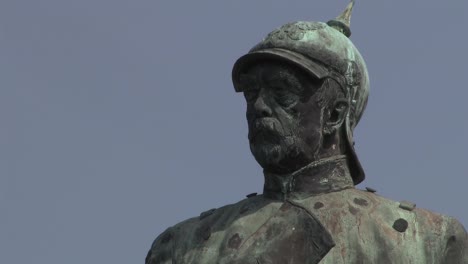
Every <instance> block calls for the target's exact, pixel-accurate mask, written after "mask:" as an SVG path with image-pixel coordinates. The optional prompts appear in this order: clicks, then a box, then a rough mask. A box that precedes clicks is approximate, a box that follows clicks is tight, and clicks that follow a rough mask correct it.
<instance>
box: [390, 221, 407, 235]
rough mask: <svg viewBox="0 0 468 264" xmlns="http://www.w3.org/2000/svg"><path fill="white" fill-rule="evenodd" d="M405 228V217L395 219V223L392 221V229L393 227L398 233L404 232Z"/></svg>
mask: <svg viewBox="0 0 468 264" xmlns="http://www.w3.org/2000/svg"><path fill="white" fill-rule="evenodd" d="M407 228H408V221H406V220H405V219H402V218H400V219H398V220H396V221H395V223H393V229H395V230H396V231H398V232H400V233H403V232H405V231H406V229H407Z"/></svg>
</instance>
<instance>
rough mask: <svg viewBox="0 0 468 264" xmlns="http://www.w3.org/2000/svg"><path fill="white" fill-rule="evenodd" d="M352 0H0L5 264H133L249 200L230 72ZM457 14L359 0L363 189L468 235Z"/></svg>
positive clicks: (466, 13) (254, 181)
mask: <svg viewBox="0 0 468 264" xmlns="http://www.w3.org/2000/svg"><path fill="white" fill-rule="evenodd" d="M346 4H347V1H346V0H335V1H330V0H320V1H311V0H308V1H306V0H296V1H285V0H283V1H279V0H270V1H248V0H237V1H215V0H211V1H208V0H206V1H176V0H170V1H169V0H165V1H163V0H152V1H150V0H133V1H123V0H80V1H69V0H68V1H67V0H42V1H34V0H2V1H1V2H0V58H1V60H0V61H1V62H0V73H1V74H0V76H1V78H0V263H2V264H3V263H5V264H19V263H47V264H55V263H57V264H58V263H68V264H82V263H112V264H118V263H122V264H124V263H143V261H144V257H145V255H146V252H147V250H148V249H149V247H150V244H151V242H152V240H153V239H154V238H155V237H156V236H157V235H158V234H159V233H160V232H162V231H163V230H164V229H165V228H167V227H169V226H171V225H173V224H176V223H177V222H179V221H182V220H184V219H186V218H189V217H192V216H197V215H198V214H199V213H200V212H202V211H205V210H208V209H211V208H215V207H219V206H222V205H225V204H228V203H234V202H237V201H238V200H241V199H243V197H244V196H245V195H246V194H248V193H252V192H261V190H262V184H263V178H262V173H261V170H260V168H259V166H258V165H257V164H256V163H255V160H254V159H253V157H252V156H251V154H250V151H249V148H248V144H247V127H246V122H245V115H244V111H245V102H244V99H243V97H242V96H241V95H239V94H236V93H234V90H233V88H232V84H231V79H230V73H231V68H232V65H233V63H234V61H235V60H236V59H237V58H238V57H239V56H241V55H243V54H244V53H245V52H247V51H248V49H249V48H250V47H252V46H253V45H254V44H256V43H257V42H258V41H260V40H261V38H262V37H263V36H265V35H266V34H267V33H268V32H270V31H271V30H273V29H274V28H276V27H279V26H280V25H282V24H284V23H286V22H291V21H296V20H315V21H327V20H328V19H330V18H333V17H335V16H336V15H338V14H339V13H340V12H341V10H342V9H343V8H344V7H345V6H346ZM467 25H468V2H467V1H440V0H438V1H436V0H426V1H407V0H392V1H365V0H361V1H359V0H358V1H357V3H356V8H355V12H354V15H353V21H352V30H353V35H352V37H351V38H352V40H353V42H354V43H355V44H356V46H357V47H358V48H359V49H360V51H361V53H362V54H363V56H364V58H365V60H366V62H367V65H368V68H369V72H370V77H371V95H370V98H369V104H368V107H367V110H366V112H365V114H364V117H363V119H362V121H361V123H360V124H359V126H358V128H357V129H356V131H355V136H356V147H357V151H358V155H359V157H360V159H361V162H362V163H363V166H364V168H365V170H366V173H367V180H366V181H365V182H364V183H363V184H361V185H359V186H358V188H364V187H365V186H371V187H373V188H375V189H377V190H378V193H379V194H381V195H383V196H385V197H388V198H391V199H394V200H409V201H413V202H415V203H416V204H417V205H418V206H419V207H423V208H428V209H431V210H434V211H437V212H440V213H444V214H448V215H451V216H455V217H456V218H458V219H459V220H460V221H461V222H462V223H463V224H464V225H465V226H468V210H467V203H468V165H467V164H468V139H467V137H466V136H467V135H468V119H467V117H466V116H467V114H468V110H467V106H466V105H467V104H466V102H467V98H468V91H467V85H466V80H467V79H466V77H467V75H468V66H467V62H468V52H467V51H466V47H468V36H467V34H466V26H467Z"/></svg>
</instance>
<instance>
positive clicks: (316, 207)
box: [314, 202, 324, 209]
mask: <svg viewBox="0 0 468 264" xmlns="http://www.w3.org/2000/svg"><path fill="white" fill-rule="evenodd" d="M323 206H324V205H323V203H322V202H316V203H315V204H314V209H320V208H322V207H323Z"/></svg>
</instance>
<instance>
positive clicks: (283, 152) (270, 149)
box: [250, 140, 303, 174]
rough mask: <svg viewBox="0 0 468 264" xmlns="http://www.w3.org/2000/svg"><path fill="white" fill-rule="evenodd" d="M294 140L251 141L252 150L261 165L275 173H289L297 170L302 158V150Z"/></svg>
mask: <svg viewBox="0 0 468 264" xmlns="http://www.w3.org/2000/svg"><path fill="white" fill-rule="evenodd" d="M293 142H294V141H291V142H290V141H289V140H286V141H285V142H282V143H283V144H281V143H270V142H268V143H266V142H262V143H258V142H257V143H250V151H251V152H252V154H253V156H254V157H255V160H256V161H257V162H258V164H260V166H261V167H262V168H263V169H265V170H267V171H269V172H273V173H278V174H282V173H288V172H290V171H291V170H295V169H296V167H297V166H298V163H302V162H300V161H301V160H302V159H303V158H302V156H303V155H302V151H301V149H300V147H299V146H297V145H296V144H293Z"/></svg>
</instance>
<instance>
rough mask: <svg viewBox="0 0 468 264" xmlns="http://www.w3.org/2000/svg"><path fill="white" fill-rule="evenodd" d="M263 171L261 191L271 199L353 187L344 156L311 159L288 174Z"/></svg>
mask: <svg viewBox="0 0 468 264" xmlns="http://www.w3.org/2000/svg"><path fill="white" fill-rule="evenodd" d="M263 174H264V176H265V184H264V187H263V193H264V195H265V196H266V197H268V198H273V199H281V200H284V199H288V198H293V199H304V198H307V197H309V196H313V195H318V194H322V193H329V192H336V191H340V190H344V189H348V188H353V187H354V183H353V179H352V178H351V174H350V172H349V168H348V165H347V161H346V156H345V155H338V156H332V157H329V158H325V159H321V160H317V161H314V162H312V163H310V164H308V165H306V166H304V167H302V168H300V169H299V170H297V171H294V172H292V173H289V174H274V173H270V172H267V171H263Z"/></svg>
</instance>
